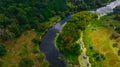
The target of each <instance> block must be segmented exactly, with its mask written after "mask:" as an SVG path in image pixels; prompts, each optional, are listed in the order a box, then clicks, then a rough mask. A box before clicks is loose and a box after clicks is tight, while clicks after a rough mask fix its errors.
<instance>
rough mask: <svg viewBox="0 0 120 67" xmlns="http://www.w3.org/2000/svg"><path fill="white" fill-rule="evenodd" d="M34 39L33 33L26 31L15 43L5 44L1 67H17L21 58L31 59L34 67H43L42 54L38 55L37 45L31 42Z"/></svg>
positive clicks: (43, 58)
mask: <svg viewBox="0 0 120 67" xmlns="http://www.w3.org/2000/svg"><path fill="white" fill-rule="evenodd" d="M35 37H36V33H35V32H34V31H27V32H25V33H24V34H23V35H22V36H21V37H20V38H18V39H17V40H16V41H13V42H6V44H7V45H6V47H7V54H6V55H5V56H4V57H3V58H2V60H1V62H2V63H3V64H2V67H18V66H19V62H20V60H21V59H23V58H29V59H31V60H32V61H33V63H34V65H33V66H34V67H45V65H47V61H46V60H45V56H44V54H42V53H40V51H39V45H38V44H35V43H33V42H32V39H33V38H35Z"/></svg>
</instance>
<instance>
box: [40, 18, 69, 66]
mask: <svg viewBox="0 0 120 67" xmlns="http://www.w3.org/2000/svg"><path fill="white" fill-rule="evenodd" d="M70 18H71V16H68V17H66V18H64V19H63V20H61V21H59V22H58V23H57V24H55V25H54V26H53V27H52V28H50V29H49V30H48V31H47V33H46V34H45V35H44V36H43V38H42V39H41V44H40V50H41V51H42V52H44V53H45V55H46V58H47V60H48V61H49V64H50V67H66V65H65V63H64V61H63V60H62V59H61V58H60V57H61V56H60V53H59V52H58V50H57V49H56V47H55V45H54V40H55V37H56V35H57V33H59V31H60V30H61V28H62V27H61V26H62V25H63V24H64V23H65V22H66V21H67V20H69V19H70Z"/></svg>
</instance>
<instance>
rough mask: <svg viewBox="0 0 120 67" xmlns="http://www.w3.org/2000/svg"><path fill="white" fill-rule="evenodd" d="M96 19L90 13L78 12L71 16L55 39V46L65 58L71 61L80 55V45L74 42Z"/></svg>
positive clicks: (95, 16)
mask: <svg viewBox="0 0 120 67" xmlns="http://www.w3.org/2000/svg"><path fill="white" fill-rule="evenodd" d="M96 18H97V15H95V14H92V13H91V12H88V11H83V12H79V13H76V14H75V15H73V16H72V18H71V19H70V20H69V21H68V22H67V24H66V25H65V26H64V27H63V29H62V32H60V34H59V36H58V37H57V40H56V45H57V47H58V48H59V50H60V52H61V53H63V55H64V56H65V57H66V58H68V59H72V61H75V60H76V59H75V58H77V57H78V56H79V54H80V53H81V51H80V44H79V43H76V41H78V39H79V38H80V34H81V31H84V30H85V28H86V27H87V26H88V25H89V24H91V23H92V22H93V21H94V20H96Z"/></svg>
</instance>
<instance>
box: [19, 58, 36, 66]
mask: <svg viewBox="0 0 120 67" xmlns="http://www.w3.org/2000/svg"><path fill="white" fill-rule="evenodd" d="M33 65H34V63H33V61H32V60H31V59H30V58H23V59H21V60H20V62H19V67H33Z"/></svg>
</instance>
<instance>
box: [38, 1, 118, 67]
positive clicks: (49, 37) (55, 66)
mask: <svg viewBox="0 0 120 67" xmlns="http://www.w3.org/2000/svg"><path fill="white" fill-rule="evenodd" d="M119 5H120V0H116V1H114V2H111V3H110V4H108V5H106V6H105V7H101V8H98V9H97V10H96V11H93V12H94V13H97V14H98V15H99V16H102V15H106V14H108V13H111V12H113V9H114V8H115V7H117V6H119ZM70 18H71V16H68V17H66V18H64V19H63V20H61V21H59V22H58V23H57V24H55V25H54V26H53V27H52V28H50V29H49V30H48V31H47V33H46V34H45V35H44V36H43V38H42V39H41V43H40V50H41V51H42V52H44V53H45V55H46V58H47V60H48V62H49V64H50V67H66V65H65V62H64V61H63V60H62V59H61V58H60V57H61V56H60V53H59V51H58V50H57V49H56V47H55V45H54V40H55V37H56V35H57V33H59V31H60V30H61V28H62V25H63V24H64V23H65V22H66V21H67V20H69V19H70ZM80 45H81V46H83V48H82V49H83V50H84V51H83V53H82V55H81V56H80V57H83V56H84V57H86V58H88V56H86V48H85V47H84V44H83V42H82V39H81V42H80ZM84 61H85V62H84ZM80 64H81V65H82V66H84V67H90V63H89V58H88V59H82V61H81V62H80Z"/></svg>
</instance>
